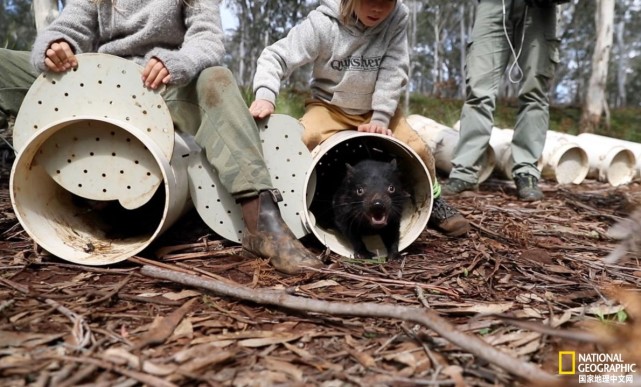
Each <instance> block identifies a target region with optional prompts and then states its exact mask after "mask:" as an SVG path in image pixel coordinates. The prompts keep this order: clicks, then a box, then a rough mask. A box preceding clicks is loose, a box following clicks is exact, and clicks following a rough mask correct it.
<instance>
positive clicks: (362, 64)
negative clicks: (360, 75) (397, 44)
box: [330, 55, 383, 71]
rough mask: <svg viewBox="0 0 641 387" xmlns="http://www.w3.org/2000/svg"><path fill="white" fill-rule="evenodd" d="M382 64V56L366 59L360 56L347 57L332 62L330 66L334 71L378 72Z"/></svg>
mask: <svg viewBox="0 0 641 387" xmlns="http://www.w3.org/2000/svg"><path fill="white" fill-rule="evenodd" d="M382 62H383V57H382V56H372V57H369V58H366V57H364V56H362V55H360V56H348V57H347V58H345V59H341V60H333V61H332V62H331V63H330V66H332V68H333V69H334V70H336V71H347V70H352V71H378V69H379V68H380V67H381V63H382Z"/></svg>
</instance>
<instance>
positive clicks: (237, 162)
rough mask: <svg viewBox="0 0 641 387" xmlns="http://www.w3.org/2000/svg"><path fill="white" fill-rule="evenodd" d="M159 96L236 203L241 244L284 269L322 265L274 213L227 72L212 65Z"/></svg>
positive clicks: (252, 131)
mask: <svg viewBox="0 0 641 387" xmlns="http://www.w3.org/2000/svg"><path fill="white" fill-rule="evenodd" d="M165 99H166V101H167V105H168V107H169V108H170V110H171V113H172V117H173V119H174V122H175V125H176V126H177V127H178V128H179V129H180V130H183V131H185V132H187V133H190V134H192V135H195V138H196V142H197V143H198V144H199V145H200V146H201V147H202V148H203V149H204V150H205V152H206V155H207V160H208V161H209V162H210V163H211V165H212V167H213V168H214V169H215V170H216V172H217V173H218V176H219V178H220V181H221V183H222V184H223V186H225V188H226V189H227V190H228V191H229V192H230V194H231V195H232V196H233V197H234V198H235V199H236V200H238V201H239V203H240V204H241V209H242V215H243V220H244V222H245V230H244V232H243V241H242V245H243V248H244V249H245V250H246V251H248V252H250V253H252V254H254V255H257V256H260V257H263V258H269V259H270V262H271V263H272V265H273V266H274V267H275V268H276V269H277V270H279V271H282V272H284V273H289V274H293V273H297V272H299V271H301V270H302V269H303V268H304V267H305V266H310V267H320V266H322V263H321V262H320V260H318V259H317V258H316V257H315V256H314V255H313V254H312V253H311V252H309V251H308V250H307V249H305V247H303V245H302V244H301V243H300V242H299V241H298V240H297V239H296V237H295V236H294V234H293V233H292V232H291V230H290V229H289V227H288V226H287V225H286V224H285V222H284V220H283V219H282V217H281V215H280V210H279V209H278V205H277V202H278V201H280V200H282V197H281V196H280V192H278V190H276V189H274V187H273V185H272V182H271V177H270V175H269V172H268V170H267V166H266V164H265V160H264V158H263V155H262V148H261V145H260V137H259V135H258V127H257V126H256V122H255V121H254V119H253V118H252V116H251V115H250V114H249V110H248V108H247V105H246V104H245V101H244V100H243V98H242V96H241V94H240V90H239V89H238V86H237V85H236V81H235V79H234V77H233V75H232V74H231V72H230V71H229V70H228V69H226V68H224V67H212V68H208V69H205V70H204V71H202V72H201V74H200V76H199V77H198V79H197V80H196V81H194V82H192V83H191V84H189V85H187V86H185V87H182V88H179V89H174V90H172V91H170V92H169V93H168V94H167V95H166V96H165Z"/></svg>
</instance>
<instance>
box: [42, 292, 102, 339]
mask: <svg viewBox="0 0 641 387" xmlns="http://www.w3.org/2000/svg"><path fill="white" fill-rule="evenodd" d="M45 302H46V303H47V304H49V305H51V306H53V307H54V308H56V310H58V311H59V312H60V313H62V314H64V315H65V316H67V318H69V320H71V322H72V323H73V328H72V329H71V333H72V335H73V337H74V339H75V340H76V345H75V346H74V349H76V350H78V349H82V348H84V347H86V346H87V345H89V344H90V343H92V342H93V335H92V333H91V329H89V324H87V322H86V321H85V319H84V318H82V316H81V315H79V314H77V313H75V312H73V311H72V310H70V309H69V308H66V307H64V306H62V305H60V304H59V303H57V302H56V301H54V300H52V299H46V300H45Z"/></svg>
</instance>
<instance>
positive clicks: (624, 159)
mask: <svg viewBox="0 0 641 387" xmlns="http://www.w3.org/2000/svg"><path fill="white" fill-rule="evenodd" d="M577 139H578V141H579V143H580V145H581V146H582V147H584V148H585V149H586V150H589V155H590V175H589V176H590V177H592V178H595V179H598V180H600V181H605V182H608V183H609V184H610V185H613V186H618V185H622V184H627V183H629V182H631V181H632V179H634V177H635V176H636V175H637V174H638V173H639V170H640V168H641V144H638V143H634V142H630V141H624V140H620V139H617V138H613V137H607V136H601V135H598V134H593V133H581V134H579V135H578V136H577Z"/></svg>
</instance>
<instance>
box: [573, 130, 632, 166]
mask: <svg viewBox="0 0 641 387" xmlns="http://www.w3.org/2000/svg"><path fill="white" fill-rule="evenodd" d="M578 137H582V138H593V139H594V141H607V142H608V143H611V144H613V145H621V146H623V147H625V148H627V149H630V150H631V151H632V153H634V157H635V159H636V170H637V171H636V176H637V177H638V176H641V143H638V142H633V141H627V140H621V139H619V138H614V137H605V136H599V135H596V134H591V133H581V134H580V135H579V136H578Z"/></svg>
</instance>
